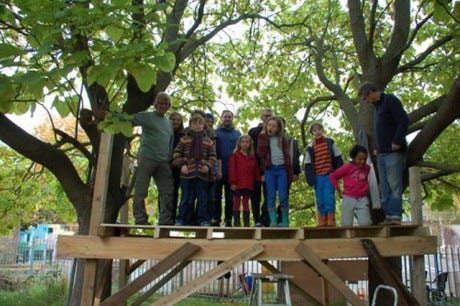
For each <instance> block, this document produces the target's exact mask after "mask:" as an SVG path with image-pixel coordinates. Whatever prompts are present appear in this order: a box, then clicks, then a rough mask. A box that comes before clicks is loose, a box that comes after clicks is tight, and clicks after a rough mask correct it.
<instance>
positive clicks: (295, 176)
mask: <svg viewBox="0 0 460 306" xmlns="http://www.w3.org/2000/svg"><path fill="white" fill-rule="evenodd" d="M297 180H299V176H298V175H296V174H294V175H293V176H292V181H293V182H295V181H297Z"/></svg>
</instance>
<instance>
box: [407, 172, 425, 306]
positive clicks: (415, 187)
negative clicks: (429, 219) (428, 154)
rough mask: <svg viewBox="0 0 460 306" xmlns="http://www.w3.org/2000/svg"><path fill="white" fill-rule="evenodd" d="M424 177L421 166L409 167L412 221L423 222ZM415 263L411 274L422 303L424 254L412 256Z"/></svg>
mask: <svg viewBox="0 0 460 306" xmlns="http://www.w3.org/2000/svg"><path fill="white" fill-rule="evenodd" d="M421 187H422V179H421V175H420V167H417V166H414V167H410V168H409V189H410V204H411V217H412V223H414V224H419V225H422V224H423V211H422V188H421ZM412 259H413V263H414V272H413V273H412V276H411V284H412V285H413V293H414V296H415V298H416V299H417V301H418V302H419V303H420V304H424V302H425V298H426V287H425V257H424V256H423V255H417V256H412Z"/></svg>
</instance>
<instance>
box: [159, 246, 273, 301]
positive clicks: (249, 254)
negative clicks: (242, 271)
mask: <svg viewBox="0 0 460 306" xmlns="http://www.w3.org/2000/svg"><path fill="white" fill-rule="evenodd" d="M263 251H264V247H263V246H262V245H261V244H254V245H252V246H251V247H249V248H248V249H246V250H244V251H242V252H241V253H239V254H237V255H235V256H233V257H232V258H230V259H229V260H227V261H224V262H222V263H221V264H220V265H217V266H216V267H215V268H213V269H211V270H210V271H208V272H207V273H205V274H204V275H202V276H200V277H199V278H197V279H194V280H193V281H191V282H189V283H188V284H187V285H185V286H183V287H181V288H179V289H178V290H176V291H174V292H173V293H172V294H170V295H168V296H165V297H162V298H161V299H160V300H158V301H157V302H156V303H154V304H153V305H157V306H159V305H173V304H174V303H176V302H178V301H180V300H181V299H183V298H185V297H187V296H189V295H190V294H192V293H194V292H196V291H197V290H199V289H201V288H203V287H204V286H206V285H207V284H208V283H210V282H212V281H214V280H215V279H217V278H218V277H221V276H223V275H224V274H225V273H227V272H229V271H230V270H231V269H233V267H234V266H236V265H239V264H241V263H243V262H245V261H248V260H250V259H252V258H253V257H254V256H257V255H258V254H260V253H262V252H263Z"/></svg>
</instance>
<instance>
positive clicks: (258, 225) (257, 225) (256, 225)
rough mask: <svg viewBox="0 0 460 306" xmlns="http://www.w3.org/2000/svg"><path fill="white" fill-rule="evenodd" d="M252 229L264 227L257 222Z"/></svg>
mask: <svg viewBox="0 0 460 306" xmlns="http://www.w3.org/2000/svg"><path fill="white" fill-rule="evenodd" d="M254 227H264V225H263V224H262V223H260V222H257V223H256V224H255V225H254Z"/></svg>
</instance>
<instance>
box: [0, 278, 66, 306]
mask: <svg viewBox="0 0 460 306" xmlns="http://www.w3.org/2000/svg"><path fill="white" fill-rule="evenodd" d="M0 305H2V306H32V305H33V306H62V305H65V287H64V286H63V285H59V284H57V283H55V284H51V285H47V284H37V285H35V286H32V287H30V288H27V289H21V290H16V291H0Z"/></svg>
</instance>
